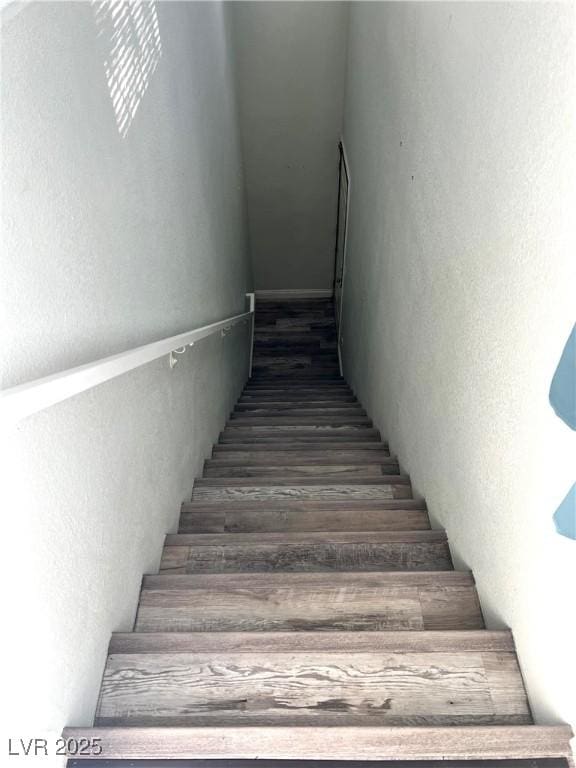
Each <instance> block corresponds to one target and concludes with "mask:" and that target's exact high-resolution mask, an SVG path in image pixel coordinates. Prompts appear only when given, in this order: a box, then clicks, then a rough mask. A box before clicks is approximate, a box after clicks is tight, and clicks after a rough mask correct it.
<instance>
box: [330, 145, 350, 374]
mask: <svg viewBox="0 0 576 768" xmlns="http://www.w3.org/2000/svg"><path fill="white" fill-rule="evenodd" d="M342 173H344V175H345V176H346V187H347V194H346V210H345V214H344V238H343V242H342V274H341V282H340V305H339V307H338V309H339V311H338V314H337V342H336V343H337V348H338V362H339V365H340V373H341V374H342V373H343V366H342V351H341V346H342V306H343V301H344V280H345V276H346V245H347V243H348V218H349V212H350V188H351V186H352V185H351V178H350V164H349V162H348V155H347V153H346V145H345V144H344V137H343V136H340V141H339V142H338V201H337V208H336V242H335V245H334V282H333V286H332V288H333V293H334V311H335V313H336V283H337V280H338V275H337V274H336V270H337V269H338V239H339V235H340V226H341V224H342V222H341V221H340V194H341V188H342Z"/></svg>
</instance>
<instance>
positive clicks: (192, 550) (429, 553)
mask: <svg viewBox="0 0 576 768" xmlns="http://www.w3.org/2000/svg"><path fill="white" fill-rule="evenodd" d="M436 533H437V532H436V531H405V532H404V531H403V532H398V531H387V532H370V535H365V534H360V533H354V534H352V533H346V534H340V533H332V534H330V535H329V537H328V536H327V535H323V536H318V535H317V534H315V533H314V532H309V533H305V534H295V533H290V534H274V533H259V534H257V535H255V534H216V535H211V534H192V535H187V534H173V535H170V536H167V537H166V544H165V546H164V549H163V553H162V560H161V564H160V570H161V572H163V573H165V572H169V573H233V572H238V571H243V572H268V571H351V570H352V571H386V570H450V569H451V568H452V560H451V557H450V551H449V549H448V545H447V542H446V540H445V539H442V538H441V537H437V536H435V535H434V534H436Z"/></svg>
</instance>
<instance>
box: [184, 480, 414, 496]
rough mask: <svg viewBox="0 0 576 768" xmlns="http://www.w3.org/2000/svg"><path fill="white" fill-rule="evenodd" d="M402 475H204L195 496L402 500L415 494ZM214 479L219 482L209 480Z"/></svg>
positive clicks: (195, 485) (197, 484)
mask: <svg viewBox="0 0 576 768" xmlns="http://www.w3.org/2000/svg"><path fill="white" fill-rule="evenodd" d="M397 477H401V476H399V475H390V476H387V477H384V476H383V477H382V478H378V477H374V478H369V479H368V478H354V477H348V478H346V479H345V478H344V477H343V476H340V477H339V478H338V480H337V481H336V478H334V477H320V476H318V477H309V478H290V479H285V480H283V479H282V478H246V480H247V482H246V483H243V482H242V478H234V485H232V484H231V483H228V484H222V483H218V482H217V481H218V480H220V479H222V478H200V479H199V480H197V481H196V482H195V484H194V488H193V491H192V499H195V500H200V499H204V500H212V501H236V500H238V501H239V500H242V499H244V500H260V501H265V500H266V499H270V500H272V499H286V500H288V499H297V498H298V499H310V500H320V499H341V500H345V499H401V498H409V497H410V496H411V495H412V490H411V487H410V485H409V484H408V483H406V482H402V481H401V480H398V481H397V480H396V479H395V478H397ZM209 480H213V481H216V482H207V481H209Z"/></svg>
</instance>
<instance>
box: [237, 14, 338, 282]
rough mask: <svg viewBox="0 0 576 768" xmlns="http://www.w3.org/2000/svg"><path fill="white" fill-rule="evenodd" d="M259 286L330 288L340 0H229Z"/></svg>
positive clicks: (251, 231) (336, 179)
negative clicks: (297, 0)
mask: <svg viewBox="0 0 576 768" xmlns="http://www.w3.org/2000/svg"><path fill="white" fill-rule="evenodd" d="M232 10H233V14H232V17H233V20H234V27H233V28H234V42H235V49H236V53H237V62H238V85H239V94H240V114H241V126H242V136H243V148H244V159H245V168H246V190H247V199H248V213H249V224H250V250H251V256H252V264H253V269H254V279H255V284H256V287H257V288H260V289H279V288H280V289H281V288H331V287H332V280H333V273H334V238H335V227H336V199H337V191H338V189H337V188H338V141H339V138H340V130H341V121H342V101H343V90H344V70H345V63H346V32H347V18H348V4H347V3H343V2H243V1H242V0H240V1H239V2H234V3H233V4H232Z"/></svg>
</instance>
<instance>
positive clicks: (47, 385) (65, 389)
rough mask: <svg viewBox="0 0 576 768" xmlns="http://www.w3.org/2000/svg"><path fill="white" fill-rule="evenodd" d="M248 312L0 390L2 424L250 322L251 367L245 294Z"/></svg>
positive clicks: (251, 315)
mask: <svg viewBox="0 0 576 768" xmlns="http://www.w3.org/2000/svg"><path fill="white" fill-rule="evenodd" d="M246 296H247V298H248V300H249V309H248V311H247V312H242V313H241V314H239V315H232V316H231V317H227V318H225V319H224V320H219V321H218V322H216V323H210V324H209V325H203V326H201V327H200V328H195V329H193V330H190V331H185V332H184V333H179V334H177V335H176V336H168V337H166V338H164V339H160V340H159V341H153V342H151V343H149V344H144V345H142V346H140V347H133V348H132V349H128V350H126V351H125V352H119V353H117V354H115V355H110V356H108V357H103V358H100V359H99V360H94V361H93V362H91V363H85V364H84V365H78V366H76V367H75V368H68V369H67V370H64V371H59V372H58V373H53V374H51V375H49V376H44V377H43V378H40V379H35V380H33V381H29V382H26V383H24V384H19V385H18V386H15V387H11V388H10V389H4V390H2V391H0V421H1V422H3V423H6V422H8V423H16V422H18V421H20V420H21V419H24V418H26V417H27V416H30V415H32V414H33V413H38V411H43V410H45V409H46V408H49V407H50V406H52V405H56V403H61V402H62V401H63V400H67V399H68V398H70V397H74V395H78V394H80V393H81V392H85V391H86V390H88V389H92V388H93V387H96V386H98V384H103V383H104V382H105V381H110V379H114V378H116V377H117V376H121V375H122V374H124V373H128V372H129V371H132V370H134V369H135V368H139V367H140V366H142V365H146V364H147V363H151V362H152V361H154V360H157V359H158V358H160V357H163V356H164V355H171V353H172V352H174V351H175V350H179V349H181V348H182V347H187V346H191V345H192V344H194V343H195V342H197V341H200V339H205V338H206V337H207V336H212V334H214V333H218V331H224V330H228V329H230V328H232V327H233V326H235V325H238V324H239V323H245V322H250V321H252V322H251V326H252V328H251V340H250V367H251V362H252V345H253V337H254V294H253V293H247V294H246Z"/></svg>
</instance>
